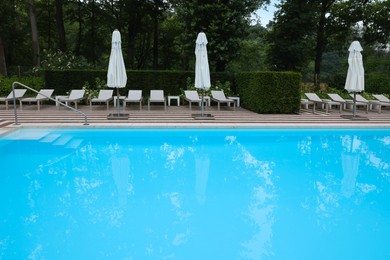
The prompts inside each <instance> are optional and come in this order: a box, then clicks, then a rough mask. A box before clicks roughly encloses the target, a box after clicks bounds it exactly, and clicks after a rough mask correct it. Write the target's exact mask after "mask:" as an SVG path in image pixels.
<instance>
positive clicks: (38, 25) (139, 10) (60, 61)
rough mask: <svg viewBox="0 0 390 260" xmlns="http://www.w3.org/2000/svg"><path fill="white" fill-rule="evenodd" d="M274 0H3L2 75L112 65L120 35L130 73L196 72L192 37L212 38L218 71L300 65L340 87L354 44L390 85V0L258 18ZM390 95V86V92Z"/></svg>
mask: <svg viewBox="0 0 390 260" xmlns="http://www.w3.org/2000/svg"><path fill="white" fill-rule="evenodd" d="M269 4H270V1H269V0H3V1H1V2H0V75H3V76H7V75H8V76H10V75H21V74H33V73H39V71H42V70H44V69H77V68H83V69H89V68H101V69H106V68H107V64H108V58H109V54H110V48H111V34H112V31H113V30H114V29H118V30H119V31H120V32H121V34H122V48H123V53H124V56H125V63H126V68H127V69H133V70H193V67H194V63H195V61H194V59H195V55H194V48H195V39H196V36H197V34H198V33H199V32H200V31H204V32H205V33H206V35H207V38H208V41H209V43H208V54H209V62H210V69H211V70H212V71H216V72H233V73H234V72H240V71H254V70H276V71H297V72H300V73H302V75H303V78H304V81H305V82H312V83H313V84H314V86H317V87H318V86H319V83H320V82H323V83H326V84H328V85H330V86H332V87H337V88H342V87H343V84H344V81H345V75H346V71H347V66H348V65H347V57H348V47H349V45H350V43H351V42H352V41H353V40H359V41H360V42H361V45H362V46H363V49H364V51H363V57H364V66H365V70H366V77H368V78H369V80H370V81H371V82H374V83H375V84H389V82H390V53H389V39H390V16H389V14H390V1H381V0H372V1H370V0H306V1H305V0H282V1H280V4H279V5H278V11H277V12H276V14H275V18H274V20H273V21H271V22H270V23H269V24H267V25H263V24H260V23H259V22H257V21H256V20H255V19H254V16H253V14H254V12H255V11H256V10H258V9H259V8H266V7H267V5H269ZM389 92H390V91H389Z"/></svg>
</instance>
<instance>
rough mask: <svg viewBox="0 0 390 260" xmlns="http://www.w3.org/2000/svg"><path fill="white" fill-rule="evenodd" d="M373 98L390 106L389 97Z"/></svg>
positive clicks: (379, 96)
mask: <svg viewBox="0 0 390 260" xmlns="http://www.w3.org/2000/svg"><path fill="white" fill-rule="evenodd" d="M373 97H374V98H376V99H377V100H378V101H380V102H382V103H389V104H390V99H389V98H388V97H386V96H385V95H382V94H374V95H373Z"/></svg>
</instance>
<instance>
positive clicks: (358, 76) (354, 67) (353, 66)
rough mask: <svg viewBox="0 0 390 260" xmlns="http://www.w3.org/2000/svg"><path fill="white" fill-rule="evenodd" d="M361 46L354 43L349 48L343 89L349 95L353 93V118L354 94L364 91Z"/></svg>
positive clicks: (354, 111) (354, 109)
mask: <svg viewBox="0 0 390 260" xmlns="http://www.w3.org/2000/svg"><path fill="white" fill-rule="evenodd" d="M362 50H363V48H362V46H361V45H360V43H359V42H358V41H354V42H352V43H351V45H350V46H349V49H348V51H349V56H348V65H349V66H348V73H347V80H346V82H345V89H346V90H347V91H348V92H349V93H354V98H353V116H354V117H355V113H356V93H359V92H362V91H364V68H363V57H362V54H361V51H362Z"/></svg>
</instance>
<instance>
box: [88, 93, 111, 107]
mask: <svg viewBox="0 0 390 260" xmlns="http://www.w3.org/2000/svg"><path fill="white" fill-rule="evenodd" d="M113 93H114V90H112V89H102V90H100V91H99V95H98V97H97V98H92V99H91V100H90V101H89V106H90V108H91V110H92V103H106V104H107V110H108V108H109V106H110V101H111V100H113V96H112V95H113Z"/></svg>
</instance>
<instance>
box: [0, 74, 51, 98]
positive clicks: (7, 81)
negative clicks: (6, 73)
mask: <svg viewBox="0 0 390 260" xmlns="http://www.w3.org/2000/svg"><path fill="white" fill-rule="evenodd" d="M15 81H17V82H20V83H22V84H24V85H26V86H28V87H31V88H33V89H35V90H40V89H41V88H43V87H44V79H43V77H35V76H21V77H18V76H11V77H3V76H0V95H1V96H7V95H8V94H9V93H10V92H11V90H12V83H14V82H15ZM15 88H21V87H20V86H18V85H15Z"/></svg>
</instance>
